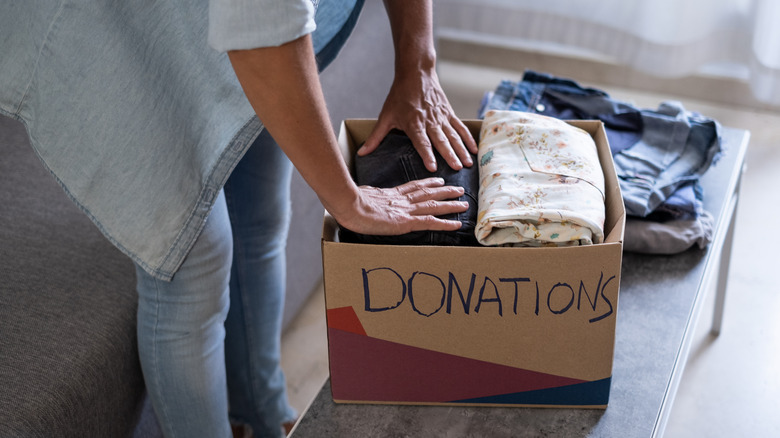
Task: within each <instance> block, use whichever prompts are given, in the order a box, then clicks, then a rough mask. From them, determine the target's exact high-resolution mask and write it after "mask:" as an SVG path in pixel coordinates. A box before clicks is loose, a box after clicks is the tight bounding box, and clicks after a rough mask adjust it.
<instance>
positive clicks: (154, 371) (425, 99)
mask: <svg viewBox="0 0 780 438" xmlns="http://www.w3.org/2000/svg"><path fill="white" fill-rule="evenodd" d="M329 2H334V3H333V4H335V5H338V4H339V2H338V0H320V2H319V3H320V7H323V6H324V5H325V4H327V3H329ZM82 3H83V2H79V1H76V0H74V1H72V2H53V1H52V2H46V1H42V2H30V5H29V6H28V5H27V4H24V5H18V4H17V3H16V2H9V3H8V4H4V5H3V8H4V9H5V10H4V11H2V13H0V29H4V30H3V31H0V32H1V33H2V34H0V43H2V44H3V46H2V47H0V48H1V49H2V52H3V53H4V55H7V56H3V57H2V58H3V60H0V78H2V83H0V85H1V86H0V112H2V113H4V114H6V115H9V116H11V117H14V118H16V119H18V120H21V121H22V122H23V123H24V124H25V126H26V127H27V129H28V131H29V133H30V138H31V143H32V145H33V147H34V148H35V149H36V151H37V152H38V154H39V156H40V157H41V159H42V161H43V163H44V164H45V165H46V166H47V167H48V168H49V169H50V170H51V172H52V174H53V175H54V176H55V178H57V179H58V181H59V182H60V184H61V185H62V186H63V188H64V189H65V191H66V193H68V195H69V196H70V197H71V198H72V199H73V200H74V201H75V202H76V203H77V204H78V205H79V206H80V207H81V208H82V209H83V210H84V211H85V213H86V214H87V215H88V216H89V217H90V218H91V219H92V220H93V222H94V223H95V224H96V225H97V226H98V228H99V229H100V230H101V231H102V232H103V233H104V234H105V235H106V236H107V238H109V239H110V240H111V241H112V242H113V243H114V244H115V245H116V246H117V248H119V249H120V250H122V251H123V252H124V253H125V254H127V255H128V256H129V257H130V258H131V259H132V260H133V262H134V263H135V266H136V275H137V291H138V297H139V298H138V347H139V357H140V360H141V366H142V370H143V374H144V379H145V382H146V386H147V391H148V395H149V398H150V400H151V402H152V406H153V408H154V412H155V414H156V416H157V418H158V420H159V423H160V426H161V428H162V430H163V433H164V435H165V436H166V437H210V438H211V437H214V438H216V437H228V436H230V435H231V433H232V430H231V422H232V423H233V424H240V425H244V424H245V425H247V429H250V430H251V431H253V432H254V434H255V436H258V437H261V436H270V437H273V436H280V435H282V434H283V433H284V432H283V430H282V425H283V424H287V426H288V428H289V424H290V423H291V422H292V421H294V419H295V416H296V413H295V412H294V411H293V410H292V408H291V407H290V406H289V403H288V400H287V396H286V389H285V380H284V375H283V372H282V370H281V366H280V361H279V359H280V358H279V355H280V352H279V350H280V330H281V329H280V326H281V310H282V305H283V296H284V283H283V280H284V242H285V239H286V234H287V227H288V221H289V215H290V207H289V203H290V200H289V188H288V185H289V181H290V174H291V169H292V167H291V164H290V162H292V164H293V165H294V166H295V167H296V168H297V169H298V171H299V172H300V174H301V176H302V177H303V178H304V180H305V181H306V182H307V183H308V184H309V185H310V186H311V187H312V188H313V189H314V191H315V193H316V194H317V196H318V197H319V199H320V201H321V202H322V204H323V206H324V207H325V208H326V209H327V210H328V212H329V213H330V214H331V215H332V216H333V217H334V218H335V219H336V220H337V221H338V222H339V223H340V224H342V225H343V226H345V227H347V228H349V229H351V230H353V231H356V232H361V233H367V234H369V233H370V234H403V233H406V232H410V231H414V230H423V229H428V230H456V229H458V228H459V227H460V223H459V222H457V221H448V220H443V219H440V218H438V217H437V216H440V215H444V214H447V213H453V212H458V211H463V210H465V209H466V208H467V205H466V204H465V203H460V202H457V201H453V199H454V198H457V197H458V196H460V195H461V194H462V193H463V190H462V188H459V187H449V186H444V185H443V184H442V182H441V180H438V179H425V180H420V181H415V182H412V183H408V184H405V185H402V186H399V187H396V188H393V189H377V188H372V187H358V186H357V185H356V184H355V183H354V182H353V180H352V178H351V177H350V174H349V171H348V169H347V167H346V165H345V163H344V162H343V159H342V158H341V154H340V152H339V149H338V145H337V140H336V137H335V134H334V132H333V130H332V125H331V121H330V119H329V116H328V113H327V108H326V105H325V101H324V97H323V94H322V90H321V86H320V83H319V77H318V65H317V61H318V58H317V56H316V55H317V53H315V50H314V47H313V44H312V32H313V31H314V29H315V27H316V25H315V22H314V11H315V8H314V6H315V5H314V3H317V2H316V1H314V2H312V0H211V1H210V4H209V10H208V23H206V13H205V11H204V8H203V4H201V3H198V2H191V1H182V0H171V1H169V2H156V3H154V4H148V3H145V2H143V4H141V3H138V2H134V1H129V2H123V3H122V4H116V3H114V2H100V1H96V2H94V4H88V5H84V4H82ZM91 3H92V2H91ZM360 4H362V2H361V1H358V2H352V3H351V5H352V6H351V7H352V8H355V7H358V8H359V7H360ZM331 6H332V5H331ZM385 8H386V11H387V14H388V17H389V20H390V24H391V29H392V39H393V43H394V47H395V78H394V81H393V84H392V86H391V88H390V90H389V92H388V96H387V99H386V101H385V103H384V105H383V108H382V110H381V112H380V114H379V116H378V120H377V124H376V128H375V129H374V131H373V132H372V133H371V135H370V137H369V138H368V140H367V141H366V143H365V145H364V146H363V147H362V148H361V150H360V151H359V153H360V154H368V153H371V152H372V151H373V149H375V148H376V147H377V146H378V144H379V142H380V141H381V139H382V138H383V136H384V135H385V134H386V133H387V132H389V131H390V130H391V129H393V128H398V129H401V130H403V131H405V132H406V133H407V134H408V135H409V136H410V137H411V138H412V140H413V141H414V143H415V147H416V149H417V150H418V152H419V154H420V156H421V157H422V158H423V160H424V161H425V163H426V167H428V168H429V169H430V170H433V169H434V168H435V166H436V162H435V159H434V156H433V153H432V149H433V148H435V149H436V150H437V151H439V152H440V153H441V155H442V156H443V157H444V158H445V159H446V162H447V163H448V164H449V165H450V166H451V167H452V168H453V169H460V168H462V167H463V166H471V165H472V164H473V163H472V162H471V159H470V157H469V152H471V153H475V152H476V144H475V143H474V140H473V138H472V137H471V135H470V134H469V132H468V130H467V129H466V128H465V126H464V125H463V124H462V123H461V122H460V121H459V120H458V118H457V117H456V115H455V114H454V111H453V110H452V108H451V106H450V104H449V103H448V101H447V99H446V96H445V95H444V92H443V90H442V89H441V85H440V84H439V81H438V78H437V76H436V71H435V62H436V57H435V51H434V48H433V37H432V5H431V1H430V0H425V1H415V2H409V1H404V0H385ZM206 31H207V32H208V44H209V45H210V46H211V47H210V48H209V47H207V46H206V44H205V41H206ZM201 46H202V47H201ZM225 53H226V54H227V55H226V56H225ZM31 54H32V55H31ZM288 159H289V161H288Z"/></svg>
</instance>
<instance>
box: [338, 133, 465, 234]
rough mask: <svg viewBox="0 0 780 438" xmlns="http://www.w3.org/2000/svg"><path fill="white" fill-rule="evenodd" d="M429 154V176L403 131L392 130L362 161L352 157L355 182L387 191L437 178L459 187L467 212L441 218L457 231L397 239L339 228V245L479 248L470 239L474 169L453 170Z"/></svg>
mask: <svg viewBox="0 0 780 438" xmlns="http://www.w3.org/2000/svg"><path fill="white" fill-rule="evenodd" d="M433 154H434V156H435V157H436V172H429V171H428V169H426V168H425V165H424V164H423V161H422V158H420V154H418V153H417V150H416V149H415V148H414V145H413V144H412V141H411V140H410V139H409V137H408V136H407V135H406V134H405V133H404V132H403V131H400V130H398V129H394V130H392V131H390V132H389V133H388V134H387V135H386V136H385V138H383V139H382V142H381V143H380V144H379V147H377V148H376V150H374V151H373V152H372V153H370V154H368V155H365V156H362V157H361V156H358V155H355V182H356V183H357V184H358V185H369V186H373V187H379V188H390V187H396V186H398V185H401V184H403V183H406V182H409V181H415V180H419V179H424V178H430V177H440V178H442V179H444V182H445V183H446V184H447V185H452V186H460V187H463V189H464V193H463V195H462V196H461V197H459V198H458V200H459V201H464V202H468V204H469V208H468V210H466V211H464V212H462V213H453V214H448V215H443V216H441V217H442V218H444V219H450V220H459V221H460V222H461V227H460V229H459V230H457V231H414V232H411V233H407V234H402V235H400V236H375V235H368V234H359V233H355V232H353V231H351V230H348V229H346V228H343V227H342V228H341V229H340V231H339V239H340V240H341V241H343V242H351V243H371V244H377V245H454V246H479V242H477V238H476V236H475V235H474V227H475V226H476V223H477V209H478V206H477V197H478V194H479V169H478V166H476V165H474V166H471V167H464V168H463V169H461V170H459V171H457V170H453V169H452V168H451V167H450V166H449V165H448V164H447V162H446V161H444V158H442V156H441V155H440V154H439V152H438V151H436V150H434V151H433ZM471 159H472V161H473V162H475V163H476V162H477V158H476V156H474V155H472V156H471Z"/></svg>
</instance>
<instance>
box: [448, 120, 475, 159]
mask: <svg viewBox="0 0 780 438" xmlns="http://www.w3.org/2000/svg"><path fill="white" fill-rule="evenodd" d="M450 125H451V126H452V128H453V129H455V132H457V133H458V136H459V137H460V139H461V141H462V142H463V144H464V145H465V146H466V149H468V150H469V152H471V153H472V154H474V155H476V154H477V152H478V150H479V147H478V146H477V141H476V140H474V136H473V135H471V131H469V128H467V127H466V125H465V124H464V123H463V122H462V121H461V120H460V119H459V118H457V117H455V116H454V115H453V116H452V117H450Z"/></svg>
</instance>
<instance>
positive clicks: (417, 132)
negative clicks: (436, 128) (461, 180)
mask: <svg viewBox="0 0 780 438" xmlns="http://www.w3.org/2000/svg"><path fill="white" fill-rule="evenodd" d="M406 135H407V136H409V139H410V140H411V141H412V144H413V145H414V148H415V149H416V150H417V153H418V154H419V155H420V158H422V160H423V165H425V168H426V169H428V171H429V172H436V157H435V156H434V155H433V146H432V145H431V141H430V140H429V139H428V134H427V133H426V132H425V130H423V129H422V126H416V127H413V128H409V129H407V130H406Z"/></svg>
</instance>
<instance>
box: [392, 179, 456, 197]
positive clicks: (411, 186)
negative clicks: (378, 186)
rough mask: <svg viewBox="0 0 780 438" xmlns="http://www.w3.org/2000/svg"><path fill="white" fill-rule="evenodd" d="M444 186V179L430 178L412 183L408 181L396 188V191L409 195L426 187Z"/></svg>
mask: <svg viewBox="0 0 780 438" xmlns="http://www.w3.org/2000/svg"><path fill="white" fill-rule="evenodd" d="M443 185H444V178H439V177H435V176H434V177H430V178H423V179H416V180H412V181H407V182H405V183H403V184H401V185H399V186H396V187H395V190H396V191H397V192H398V193H400V194H402V195H405V194H409V193H412V192H414V191H416V190H420V189H424V188H426V187H441V186H443Z"/></svg>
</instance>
